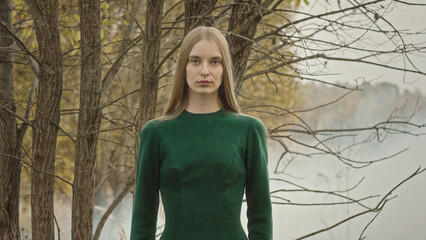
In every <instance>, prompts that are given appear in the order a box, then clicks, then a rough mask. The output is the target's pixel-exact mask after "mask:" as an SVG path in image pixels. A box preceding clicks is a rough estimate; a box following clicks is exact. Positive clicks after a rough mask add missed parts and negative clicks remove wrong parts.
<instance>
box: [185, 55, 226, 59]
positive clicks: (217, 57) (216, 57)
mask: <svg viewBox="0 0 426 240" xmlns="http://www.w3.org/2000/svg"><path fill="white" fill-rule="evenodd" d="M188 58H201V57H199V56H195V55H190V56H189V57H188ZM210 59H222V57H221V56H214V57H211V58H210Z"/></svg>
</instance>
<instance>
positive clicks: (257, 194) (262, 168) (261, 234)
mask: <svg viewBox="0 0 426 240" xmlns="http://www.w3.org/2000/svg"><path fill="white" fill-rule="evenodd" d="M246 198H247V219H248V224H247V228H248V235H249V236H248V238H249V240H272V206H271V197H270V192H269V175H268V151H267V137H266V129H265V127H264V126H263V124H262V123H261V122H260V121H259V120H258V119H253V120H252V121H251V124H250V127H249V129H248V133H247V149H246Z"/></svg>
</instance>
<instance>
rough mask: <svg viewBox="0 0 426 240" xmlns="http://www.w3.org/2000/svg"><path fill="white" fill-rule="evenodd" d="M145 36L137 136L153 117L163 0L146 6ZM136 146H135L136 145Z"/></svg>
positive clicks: (157, 0)
mask: <svg viewBox="0 0 426 240" xmlns="http://www.w3.org/2000/svg"><path fill="white" fill-rule="evenodd" d="M146 5H147V6H146V25H145V36H144V39H143V48H142V69H141V71H142V79H141V80H142V81H141V83H142V85H141V95H140V102H139V104H140V105H139V110H140V116H139V121H138V122H139V123H138V127H137V131H136V132H137V136H139V134H138V133H139V131H140V129H141V128H142V126H143V125H144V124H145V123H146V122H147V121H149V120H151V119H153V118H154V116H155V108H156V104H157V93H158V81H159V78H160V77H159V73H158V72H154V69H156V67H157V65H158V59H159V54H160V41H161V20H162V15H163V5H164V0H148V1H147V4H146ZM136 145H137V144H136Z"/></svg>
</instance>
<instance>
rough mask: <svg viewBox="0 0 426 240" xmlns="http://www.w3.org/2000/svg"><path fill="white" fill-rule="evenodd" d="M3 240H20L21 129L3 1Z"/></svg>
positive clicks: (0, 40) (8, 15) (6, 8)
mask: <svg viewBox="0 0 426 240" xmlns="http://www.w3.org/2000/svg"><path fill="white" fill-rule="evenodd" d="M0 21H1V23H0V59H1V60H0V106H1V108H0V162H1V163H0V196H1V198H0V239H20V234H19V184H20V172H21V163H20V162H19V160H17V159H16V158H19V155H18V152H19V144H17V141H18V129H17V125H16V118H15V116H16V115H15V114H16V106H15V96H14V87H13V64H12V62H13V53H12V46H13V39H12V37H11V36H10V34H9V32H8V29H12V14H11V6H10V1H8V0H2V1H0ZM7 28H8V29H7Z"/></svg>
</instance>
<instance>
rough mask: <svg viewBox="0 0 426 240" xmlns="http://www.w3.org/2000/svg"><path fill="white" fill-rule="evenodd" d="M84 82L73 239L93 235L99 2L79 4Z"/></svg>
mask: <svg viewBox="0 0 426 240" xmlns="http://www.w3.org/2000/svg"><path fill="white" fill-rule="evenodd" d="M79 10H80V32H81V80H80V108H79V113H78V127H77V128H78V129H77V141H76V146H75V148H76V150H75V153H76V155H75V170H74V184H73V202H72V238H73V239H91V238H92V234H93V221H94V219H93V213H94V196H95V194H94V190H95V174H94V173H95V163H96V158H97V152H98V148H97V146H98V137H99V129H100V124H101V115H102V109H101V108H100V103H101V97H102V81H101V67H102V66H101V36H100V35H101V34H100V33H101V32H100V28H101V23H100V14H101V12H100V1H99V0H80V1H79Z"/></svg>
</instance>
